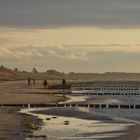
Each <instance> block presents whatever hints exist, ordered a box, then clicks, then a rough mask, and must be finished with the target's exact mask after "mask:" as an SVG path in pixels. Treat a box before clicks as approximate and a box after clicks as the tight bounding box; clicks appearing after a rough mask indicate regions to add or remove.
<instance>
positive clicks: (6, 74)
mask: <svg viewBox="0 0 140 140" xmlns="http://www.w3.org/2000/svg"><path fill="white" fill-rule="evenodd" d="M28 77H30V78H35V79H50V80H61V79H62V78H65V79H67V80H74V81H81V80H82V81H95V80H139V81H140V73H125V72H106V73H75V72H69V73H64V72H59V71H56V70H53V69H51V70H47V71H46V72H38V70H37V69H36V68H33V69H32V72H27V71H20V70H19V69H18V68H15V69H10V68H7V67H5V66H3V65H2V66H0V79H1V80H21V79H27V78H28Z"/></svg>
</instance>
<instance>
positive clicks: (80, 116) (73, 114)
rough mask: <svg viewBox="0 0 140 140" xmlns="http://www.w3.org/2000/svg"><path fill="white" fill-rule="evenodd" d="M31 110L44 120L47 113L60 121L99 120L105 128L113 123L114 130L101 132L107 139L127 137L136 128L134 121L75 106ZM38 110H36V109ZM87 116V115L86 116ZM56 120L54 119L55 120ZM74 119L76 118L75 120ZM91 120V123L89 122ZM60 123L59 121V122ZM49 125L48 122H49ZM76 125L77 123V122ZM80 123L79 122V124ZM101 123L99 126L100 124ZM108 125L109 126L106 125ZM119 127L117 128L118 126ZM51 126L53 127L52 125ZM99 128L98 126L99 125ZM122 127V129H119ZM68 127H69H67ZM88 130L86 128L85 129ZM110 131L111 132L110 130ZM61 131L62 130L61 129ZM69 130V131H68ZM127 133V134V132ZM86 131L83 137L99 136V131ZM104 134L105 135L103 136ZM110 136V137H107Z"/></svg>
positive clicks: (94, 125)
mask: <svg viewBox="0 0 140 140" xmlns="http://www.w3.org/2000/svg"><path fill="white" fill-rule="evenodd" d="M29 110H30V111H29V114H30V113H31V114H32V113H36V114H35V115H37V116H39V115H40V116H43V119H44V120H46V119H45V115H46V116H48V117H49V116H50V117H53V116H56V117H58V118H59V119H60V121H61V120H62V118H63V119H66V120H68V119H69V120H73V118H74V119H75V120H76V119H77V120H78V121H79V122H80V120H81V121H85V122H86V123H85V124H84V125H86V124H88V125H90V124H91V123H92V121H97V122H100V123H99V124H100V125H103V126H102V127H103V129H105V128H106V127H107V126H109V127H111V125H112V127H113V130H112V131H109V130H104V131H107V132H101V133H100V134H99V135H100V137H102V138H103V136H104V137H105V139H107V140H114V139H116V140H121V139H119V138H123V137H124V136H125V138H126V137H127V136H129V133H131V131H132V130H133V128H135V126H132V125H134V124H132V123H128V122H127V123H126V122H123V121H116V122H115V121H114V120H112V119H110V118H109V117H105V116H100V115H99V114H94V113H90V112H86V111H83V110H81V111H78V110H77V109H76V110H74V109H73V108H70V109H68V108H67V109H65V110H64V109H62V108H59V109H58V111H57V109H55V108H54V109H52V108H51V109H43V110H41V108H40V109H37V110H38V111H37V110H36V109H29ZM35 110H36V111H35ZM26 111H27V110H25V112H26ZM68 112H69V114H68ZM26 113H27V112H26ZM85 116H86V117H85ZM53 121H54V120H53ZM73 121H74V120H73ZM49 122H51V121H49ZM89 122H90V123H89ZM57 123H58V122H57ZM47 125H48V124H47ZM75 125H76V124H75ZM77 125H78V124H77ZM96 125H97V124H96V123H95V124H93V127H92V126H90V129H91V128H95V127H97V126H98V125H97V126H96ZM100 125H99V126H100ZM106 125H107V126H106ZM116 126H117V127H118V128H117V127H116ZM136 126H137V125H136ZM43 127H44V125H43ZM115 127H116V130H115ZM50 128H52V126H50ZM97 128H98V127H97ZM119 128H120V129H119ZM54 129H56V130H57V128H54ZM66 129H67V128H66ZM108 129H109V128H108ZM85 130H86V129H85ZM108 131H109V132H108ZM60 132H61V131H60ZM66 132H67V131H66ZM126 133H127V134H126ZM83 134H84V133H81V134H80V136H81V137H84V136H87V137H95V136H94V135H97V137H98V133H96V132H92V131H91V132H90V130H89V133H88V131H87V132H85V135H83ZM102 135H103V136H102ZM111 135H114V136H115V135H116V136H117V137H113V138H109V137H111ZM119 135H122V136H119ZM107 136H108V138H106V137H107ZM129 140H131V139H129ZM132 140H134V139H132Z"/></svg>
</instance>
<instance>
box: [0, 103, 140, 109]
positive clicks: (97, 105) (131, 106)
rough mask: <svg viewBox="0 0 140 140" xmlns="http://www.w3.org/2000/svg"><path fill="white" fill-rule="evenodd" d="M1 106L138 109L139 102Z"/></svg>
mask: <svg viewBox="0 0 140 140" xmlns="http://www.w3.org/2000/svg"><path fill="white" fill-rule="evenodd" d="M0 106H1V107H20V108H32V107H33V108H34V107H86V108H95V109H108V108H110V109H115V108H116V109H117V108H118V109H119V108H120V109H121V108H122V109H140V104H73V103H71V104H70V103H69V104H0Z"/></svg>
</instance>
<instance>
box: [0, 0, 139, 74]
mask: <svg viewBox="0 0 140 140" xmlns="http://www.w3.org/2000/svg"><path fill="white" fill-rule="evenodd" d="M139 15H140V1H139V0H0V65H5V66H7V67H10V68H15V67H18V68H19V69H21V70H28V71H31V69H32V68H33V67H36V68H37V69H38V71H46V70H48V69H56V70H59V71H64V72H71V71H73V72H97V73H98V72H99V73H102V72H140V17H139Z"/></svg>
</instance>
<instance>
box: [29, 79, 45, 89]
mask: <svg viewBox="0 0 140 140" xmlns="http://www.w3.org/2000/svg"><path fill="white" fill-rule="evenodd" d="M32 80H33V85H35V83H36V80H35V79H32ZM28 85H29V86H30V85H31V79H30V78H28ZM43 86H44V88H47V86H48V82H47V80H44V81H43Z"/></svg>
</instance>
